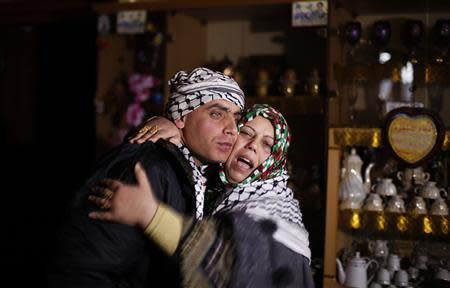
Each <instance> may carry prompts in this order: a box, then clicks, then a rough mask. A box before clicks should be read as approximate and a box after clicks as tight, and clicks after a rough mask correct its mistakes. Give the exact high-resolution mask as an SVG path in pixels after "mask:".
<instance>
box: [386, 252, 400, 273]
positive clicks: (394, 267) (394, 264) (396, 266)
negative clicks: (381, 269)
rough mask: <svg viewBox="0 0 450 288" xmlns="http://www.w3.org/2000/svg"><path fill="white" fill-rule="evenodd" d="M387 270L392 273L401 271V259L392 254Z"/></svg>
mask: <svg viewBox="0 0 450 288" xmlns="http://www.w3.org/2000/svg"><path fill="white" fill-rule="evenodd" d="M387 268H388V270H389V271H391V272H392V271H398V270H400V257H398V255H396V254H390V255H389V257H388V260H387Z"/></svg>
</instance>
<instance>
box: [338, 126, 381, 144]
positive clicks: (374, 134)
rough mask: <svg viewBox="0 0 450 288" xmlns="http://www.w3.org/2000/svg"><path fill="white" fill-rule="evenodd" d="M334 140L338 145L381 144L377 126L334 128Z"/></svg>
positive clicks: (379, 131)
mask: <svg viewBox="0 0 450 288" xmlns="http://www.w3.org/2000/svg"><path fill="white" fill-rule="evenodd" d="M334 141H335V143H336V144H338V145H340V146H369V147H373V148H378V147H380V146H381V129H379V128H335V129H334Z"/></svg>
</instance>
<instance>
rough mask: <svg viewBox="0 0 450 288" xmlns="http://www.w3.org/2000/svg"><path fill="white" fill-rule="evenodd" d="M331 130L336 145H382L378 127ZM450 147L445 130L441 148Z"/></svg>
mask: <svg viewBox="0 0 450 288" xmlns="http://www.w3.org/2000/svg"><path fill="white" fill-rule="evenodd" d="M332 130H333V134H332V136H333V143H334V145H337V146H341V147H343V146H365V147H373V148H378V147H380V146H381V145H382V143H383V139H382V135H381V134H382V133H381V129H380V128H357V127H355V128H353V127H337V128H332ZM449 148H450V130H447V131H446V132H445V138H444V143H443V144H442V150H449Z"/></svg>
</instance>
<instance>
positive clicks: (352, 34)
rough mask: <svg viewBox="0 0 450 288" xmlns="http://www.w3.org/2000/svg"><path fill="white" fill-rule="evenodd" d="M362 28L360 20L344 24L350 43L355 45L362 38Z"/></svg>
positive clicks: (345, 35)
mask: <svg viewBox="0 0 450 288" xmlns="http://www.w3.org/2000/svg"><path fill="white" fill-rule="evenodd" d="M361 33H362V28H361V23H360V22H347V23H346V24H345V26H344V37H345V40H346V41H347V43H348V44H350V45H352V46H354V45H355V44H356V43H358V41H359V39H360V38H361Z"/></svg>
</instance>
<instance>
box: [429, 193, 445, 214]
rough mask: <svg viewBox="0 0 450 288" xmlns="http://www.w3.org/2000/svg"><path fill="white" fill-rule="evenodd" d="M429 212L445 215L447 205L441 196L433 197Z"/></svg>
mask: <svg viewBox="0 0 450 288" xmlns="http://www.w3.org/2000/svg"><path fill="white" fill-rule="evenodd" d="M430 213H431V215H437V216H447V215H448V206H447V203H445V200H444V199H442V198H441V197H439V198H437V199H435V200H434V202H433V204H431V208H430Z"/></svg>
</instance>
